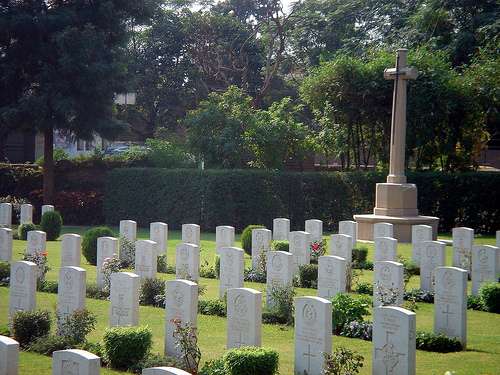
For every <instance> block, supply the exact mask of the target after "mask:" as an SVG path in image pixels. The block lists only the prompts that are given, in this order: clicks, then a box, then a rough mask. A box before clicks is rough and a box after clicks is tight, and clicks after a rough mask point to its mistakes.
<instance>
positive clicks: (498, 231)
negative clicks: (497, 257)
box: [497, 230, 500, 249]
mask: <svg viewBox="0 0 500 375" xmlns="http://www.w3.org/2000/svg"><path fill="white" fill-rule="evenodd" d="M497 247H498V248H499V249H500V230H497Z"/></svg>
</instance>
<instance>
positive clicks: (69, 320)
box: [57, 307, 97, 345]
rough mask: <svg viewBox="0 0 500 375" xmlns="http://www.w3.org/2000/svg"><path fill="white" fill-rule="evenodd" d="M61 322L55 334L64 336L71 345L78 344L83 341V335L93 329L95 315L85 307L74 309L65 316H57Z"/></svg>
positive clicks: (95, 319)
mask: <svg viewBox="0 0 500 375" xmlns="http://www.w3.org/2000/svg"><path fill="white" fill-rule="evenodd" d="M58 319H59V320H60V322H61V324H60V327H59V328H58V330H57V334H58V335H60V336H61V337H64V338H65V339H66V341H67V342H68V343H70V344H71V345H79V344H82V343H84V342H85V337H86V336H87V335H88V334H89V333H90V332H92V331H93V330H94V329H95V323H96V322H97V316H96V315H95V314H94V313H93V312H92V311H90V310H89V309H87V308H86V307H85V308H83V309H76V310H73V312H72V313H71V314H70V315H67V316H66V317H65V318H62V317H60V316H58Z"/></svg>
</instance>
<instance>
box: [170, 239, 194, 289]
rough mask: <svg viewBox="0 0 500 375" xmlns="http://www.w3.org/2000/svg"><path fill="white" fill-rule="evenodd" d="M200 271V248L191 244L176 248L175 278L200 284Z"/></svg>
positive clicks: (182, 244) (180, 245) (183, 244)
mask: <svg viewBox="0 0 500 375" xmlns="http://www.w3.org/2000/svg"><path fill="white" fill-rule="evenodd" d="M199 269H200V248H199V247H198V246H197V245H195V244H191V243H181V244H179V245H177V247H176V257H175V278H176V279H186V280H191V281H195V282H198V272H199Z"/></svg>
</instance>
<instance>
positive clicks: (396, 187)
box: [354, 49, 439, 243]
mask: <svg viewBox="0 0 500 375" xmlns="http://www.w3.org/2000/svg"><path fill="white" fill-rule="evenodd" d="M407 52H408V51H407V50H406V49H398V50H397V52H396V67H395V68H389V69H385V71H384V77H385V79H387V80H394V96H393V104H392V121H391V144H390V159H389V175H388V176H387V182H386V183H382V184H377V186H376V198H375V208H374V210H373V215H355V216H354V219H355V220H356V221H357V222H358V239H361V240H370V241H373V239H374V238H373V225H374V224H375V223H378V222H387V223H392V224H393V225H394V237H395V238H397V239H398V241H399V242H403V243H409V242H411V227H412V226H413V225H421V224H426V225H430V226H432V227H433V230H434V238H436V237H437V224H438V222H439V219H438V218H435V217H428V216H419V215H418V208H417V186H416V185H415V184H409V183H407V182H406V175H405V145H406V85H407V83H408V80H410V79H416V78H417V76H418V70H417V68H409V67H407V62H406V54H407Z"/></svg>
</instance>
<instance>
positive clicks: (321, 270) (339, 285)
mask: <svg viewBox="0 0 500 375" xmlns="http://www.w3.org/2000/svg"><path fill="white" fill-rule="evenodd" d="M346 268H347V261H346V260H345V259H344V258H340V257H337V256H334V255H325V256H321V257H319V259H318V297H322V298H326V299H327V300H329V301H331V300H332V299H333V297H335V296H336V295H337V294H339V293H345V291H346Z"/></svg>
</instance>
